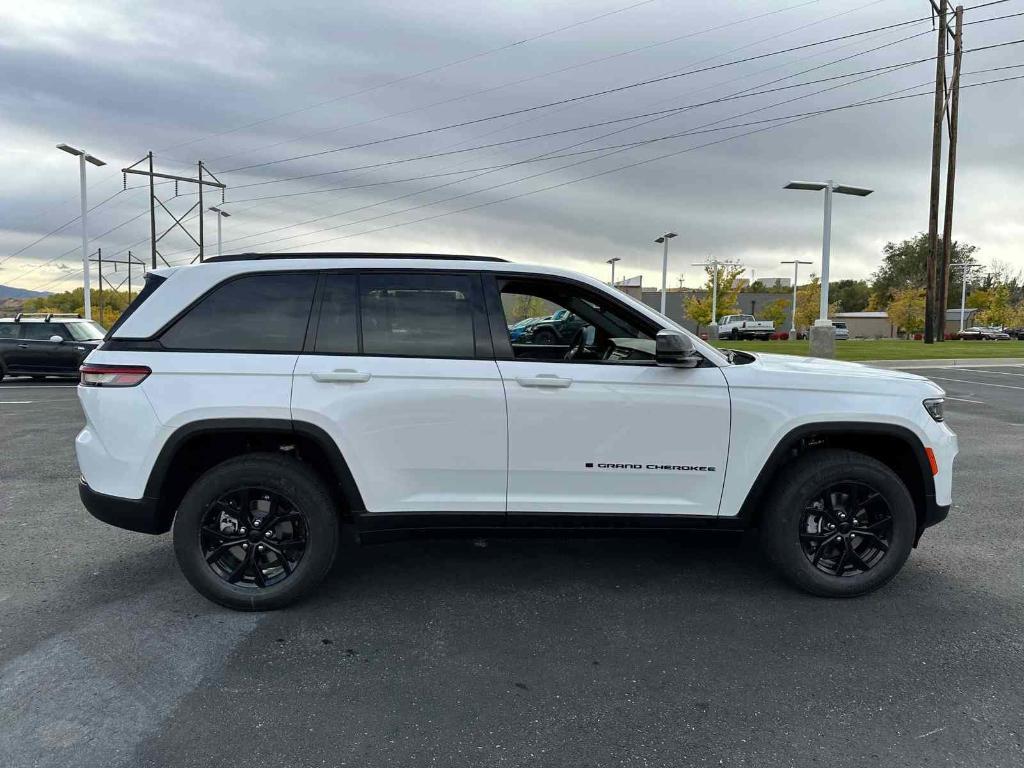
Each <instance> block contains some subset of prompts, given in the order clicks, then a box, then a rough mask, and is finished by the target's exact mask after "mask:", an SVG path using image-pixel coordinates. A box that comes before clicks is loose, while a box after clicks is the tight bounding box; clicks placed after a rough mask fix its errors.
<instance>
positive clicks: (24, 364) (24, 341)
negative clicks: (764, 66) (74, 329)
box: [8, 321, 61, 373]
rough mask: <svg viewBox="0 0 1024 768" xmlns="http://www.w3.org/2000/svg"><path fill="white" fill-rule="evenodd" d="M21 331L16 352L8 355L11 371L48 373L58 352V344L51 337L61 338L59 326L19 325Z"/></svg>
mask: <svg viewBox="0 0 1024 768" xmlns="http://www.w3.org/2000/svg"><path fill="white" fill-rule="evenodd" d="M17 325H18V327H19V329H20V331H19V333H18V340H17V342H15V345H14V350H13V351H12V352H11V354H10V355H8V367H9V368H10V369H11V371H15V370H18V371H23V372H25V373H41V372H43V371H46V370H47V368H48V367H49V365H50V361H51V359H52V357H53V355H54V354H56V352H57V346H58V345H57V342H54V341H50V337H51V336H60V335H61V333H60V332H59V330H58V325H55V324H52V323H44V322H34V321H33V322H24V321H23V322H21V323H17Z"/></svg>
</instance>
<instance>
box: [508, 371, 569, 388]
mask: <svg viewBox="0 0 1024 768" xmlns="http://www.w3.org/2000/svg"><path fill="white" fill-rule="evenodd" d="M516 381H517V382H519V386H521V387H551V388H554V389H565V388H566V387H569V386H572V379H563V378H561V377H559V376H555V374H553V373H538V374H537V375H536V376H534V377H532V378H531V377H529V376H519V377H517V378H516Z"/></svg>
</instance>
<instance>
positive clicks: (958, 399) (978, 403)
mask: <svg viewBox="0 0 1024 768" xmlns="http://www.w3.org/2000/svg"><path fill="white" fill-rule="evenodd" d="M946 399H947V400H956V401H957V402H960V403H975V404H976V405H984V404H985V401H984V400H968V399H967V398H966V397H950V396H949V395H946Z"/></svg>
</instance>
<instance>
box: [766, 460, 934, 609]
mask: <svg viewBox="0 0 1024 768" xmlns="http://www.w3.org/2000/svg"><path fill="white" fill-rule="evenodd" d="M774 494H775V495H774V497H773V498H772V499H771V501H770V502H769V504H768V507H767V509H766V510H765V514H764V518H763V519H762V521H761V542H762V546H763V548H764V551H765V553H766V554H767V556H768V558H769V559H770V560H771V561H772V562H773V563H774V564H775V565H776V566H777V567H778V568H779V570H780V571H781V572H782V574H783V575H784V576H785V577H786V578H787V579H788V580H789V581H791V582H792V583H793V584H795V585H796V586H798V587H800V588H801V589H804V590H806V591H807V592H810V593H812V594H815V595H822V596H825V597H855V596H857V595H863V594H866V593H868V592H871V591H873V590H875V589H878V588H879V587H881V586H882V585H884V584H885V583H886V582H888V581H889V580H890V579H892V578H893V577H894V576H895V575H896V574H897V573H898V572H899V570H900V568H902V567H903V564H904V563H905V562H906V560H907V557H908V556H909V555H910V550H911V547H912V546H913V542H914V533H915V531H916V526H917V517H916V513H915V511H914V502H913V500H912V499H911V498H910V494H909V493H908V491H907V489H906V486H904V485H903V482H902V481H901V480H900V478H899V477H898V476H897V475H896V473H895V472H893V471H892V470H891V469H889V468H888V467H887V466H886V465H884V464H882V463H881V462H879V461H876V460H875V459H873V458H871V457H870V456H865V455H863V454H860V453H855V452H853V451H844V450H832V449H827V450H825V449H823V450H816V451H812V452H810V453H807V454H804V455H803V456H802V457H801V458H800V459H798V460H797V462H796V463H795V464H794V465H793V466H792V467H790V468H789V469H788V470H787V471H785V472H784V473H783V474H782V476H781V477H780V478H779V480H778V482H777V483H776V484H775V486H774Z"/></svg>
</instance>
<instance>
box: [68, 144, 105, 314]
mask: <svg viewBox="0 0 1024 768" xmlns="http://www.w3.org/2000/svg"><path fill="white" fill-rule="evenodd" d="M57 149H59V150H61V151H63V152H67V153H68V154H69V155H75V156H76V157H77V158H78V183H79V187H80V195H81V199H82V217H81V218H82V309H83V311H84V313H85V319H86V320H92V295H91V286H90V279H89V224H88V219H87V216H88V213H89V202H88V198H87V196H86V187H85V164H86V163H92V164H93V165H95V166H97V167H99V166H101V165H106V163H105V162H103V161H102V160H100V159H99V158H97V157H93V156H92V155H90V154H89V153H88V152H86V151H85V150H83V149H76V148H75V147H72V146H69V145H67V144H58V145H57Z"/></svg>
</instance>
